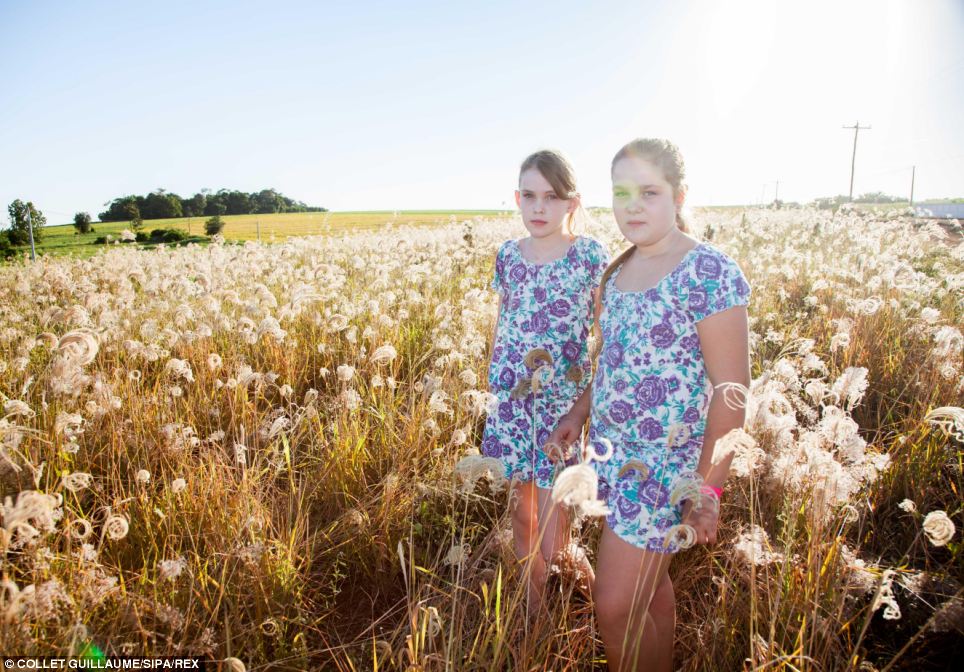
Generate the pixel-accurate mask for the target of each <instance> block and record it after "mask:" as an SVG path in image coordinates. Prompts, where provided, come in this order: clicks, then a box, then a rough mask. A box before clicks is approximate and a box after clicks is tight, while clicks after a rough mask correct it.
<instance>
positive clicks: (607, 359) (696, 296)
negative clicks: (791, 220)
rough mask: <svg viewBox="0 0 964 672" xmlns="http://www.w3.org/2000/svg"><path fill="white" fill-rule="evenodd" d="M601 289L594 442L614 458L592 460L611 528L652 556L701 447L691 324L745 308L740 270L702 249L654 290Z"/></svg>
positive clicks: (704, 387) (700, 376)
mask: <svg viewBox="0 0 964 672" xmlns="http://www.w3.org/2000/svg"><path fill="white" fill-rule="evenodd" d="M618 274H619V271H618V269H617V270H616V271H614V272H613V274H612V275H611V276H610V278H609V280H608V281H607V283H606V287H605V290H604V294H603V300H602V303H603V310H602V314H601V315H600V327H601V330H602V339H603V346H602V352H601V353H600V357H599V362H598V365H597V370H596V378H595V380H594V381H593V391H592V411H591V414H590V418H591V428H590V441H592V442H594V448H595V450H596V451H597V452H598V453H602V452H604V451H603V447H602V446H601V445H599V442H598V440H599V438H600V437H605V438H607V439H609V440H610V441H611V442H612V445H613V449H614V452H613V456H612V457H611V458H610V459H609V460H607V461H605V462H595V463H593V464H594V467H595V468H596V471H597V474H598V476H599V498H600V499H601V500H603V501H604V502H605V503H606V504H607V506H608V507H609V509H610V511H611V513H610V515H609V516H608V518H607V521H606V522H607V523H608V524H609V526H610V528H611V529H612V530H613V532H615V533H616V534H617V535H619V536H620V537H621V538H623V539H625V540H626V541H628V542H629V543H631V544H633V545H635V546H637V547H639V548H643V549H647V550H650V551H657V552H675V551H677V550H678V548H677V547H676V544H675V543H672V542H671V543H670V544H669V545H668V546H667V547H664V545H663V540H664V537H665V535H666V531H667V530H668V529H669V528H670V527H672V526H674V525H677V524H679V523H680V522H681V509H680V507H677V506H672V505H671V504H670V502H669V497H670V492H671V491H672V489H673V487H674V485H675V482H676V480H677V479H678V477H679V475H680V474H681V473H683V472H687V471H690V472H691V471H694V470H695V469H696V467H697V464H698V462H699V458H700V454H701V452H702V448H703V433H704V430H705V428H706V415H707V410H708V407H709V403H710V398H711V395H712V386H711V385H710V384H709V382H708V380H707V376H706V368H705V366H704V362H703V357H702V351H701V349H700V339H699V335H698V334H697V331H696V325H697V323H698V322H700V321H701V320H703V319H705V318H707V317H709V316H710V315H713V314H715V313H718V312H720V311H722V310H726V309H727V308H731V307H733V306H740V305H742V306H746V305H748V303H749V299H750V286H749V284H747V281H746V278H745V277H744V275H743V273H742V272H741V271H740V268H739V266H737V264H736V263H735V262H734V261H733V260H732V259H730V258H729V257H728V256H726V255H725V254H724V253H723V252H721V251H720V250H718V249H716V248H715V247H712V246H710V245H708V244H706V243H701V244H699V245H697V246H696V247H695V248H693V249H692V250H690V251H689V252H688V253H687V254H686V256H685V257H683V259H682V260H681V261H680V263H679V265H678V266H677V267H676V268H675V269H674V270H673V271H671V272H670V273H669V274H668V275H667V276H665V277H664V278H663V279H662V280H660V282H659V283H657V284H656V285H655V286H654V287H652V288H650V289H648V290H645V291H641V292H627V291H621V290H619V289H617V288H616V286H615V280H616V278H617V277H618Z"/></svg>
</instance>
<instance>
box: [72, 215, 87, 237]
mask: <svg viewBox="0 0 964 672" xmlns="http://www.w3.org/2000/svg"><path fill="white" fill-rule="evenodd" d="M74 228H75V229H77V232H78V233H90V230H91V226H90V213H89V212H78V213H77V214H76V215H74Z"/></svg>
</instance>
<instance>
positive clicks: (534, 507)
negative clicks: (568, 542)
mask: <svg viewBox="0 0 964 672" xmlns="http://www.w3.org/2000/svg"><path fill="white" fill-rule="evenodd" d="M514 487H515V489H516V492H514V493H513V494H512V496H511V498H510V499H511V500H512V502H513V505H512V538H513V540H514V542H515V553H516V557H517V558H518V559H519V561H520V562H522V563H523V566H524V569H523V571H524V574H523V576H524V577H525V578H526V595H527V598H528V599H527V600H526V603H527V611H528V614H529V616H532V615H534V614H535V613H537V611H538V610H539V609H540V608H541V607H542V603H543V593H544V592H545V585H546V574H547V569H546V561H545V560H544V559H543V557H542V553H540V552H539V524H538V521H539V498H538V492H537V491H538V488H536V485H535V483H533V482H531V481H530V482H528V483H519V482H516V484H515V486H514Z"/></svg>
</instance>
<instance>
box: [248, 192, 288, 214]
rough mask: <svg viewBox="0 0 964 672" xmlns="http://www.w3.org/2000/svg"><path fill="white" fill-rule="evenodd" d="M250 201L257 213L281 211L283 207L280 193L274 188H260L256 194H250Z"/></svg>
mask: <svg viewBox="0 0 964 672" xmlns="http://www.w3.org/2000/svg"><path fill="white" fill-rule="evenodd" d="M251 202H252V204H253V205H254V211H255V212H256V213H258V214H259V215H265V214H270V213H274V212H283V210H284V207H285V203H284V199H283V198H282V197H281V194H279V193H278V192H277V191H275V190H274V189H262V190H261V191H259V192H258V193H257V194H252V195H251Z"/></svg>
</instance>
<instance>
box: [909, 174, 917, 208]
mask: <svg viewBox="0 0 964 672" xmlns="http://www.w3.org/2000/svg"><path fill="white" fill-rule="evenodd" d="M916 172H917V166H911V167H910V207H912V208H913V207H914V174H915V173H916Z"/></svg>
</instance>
